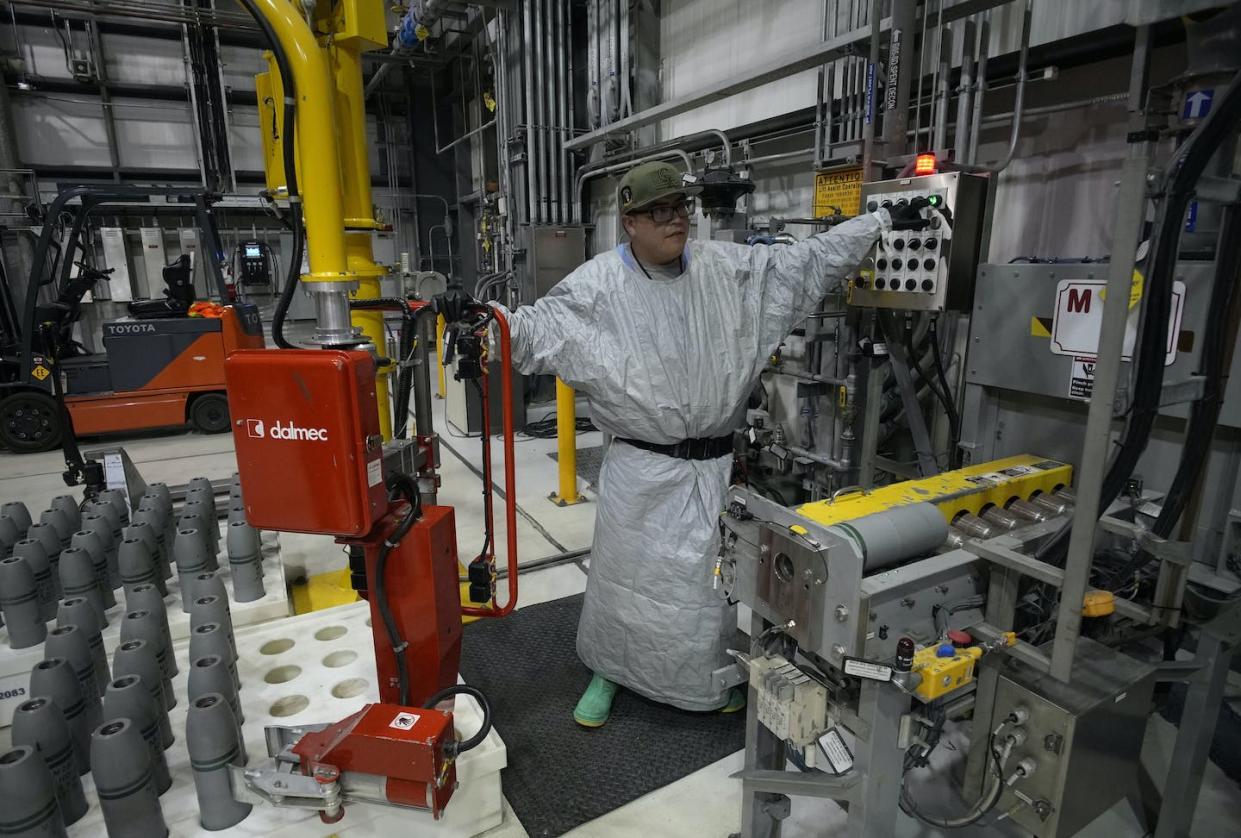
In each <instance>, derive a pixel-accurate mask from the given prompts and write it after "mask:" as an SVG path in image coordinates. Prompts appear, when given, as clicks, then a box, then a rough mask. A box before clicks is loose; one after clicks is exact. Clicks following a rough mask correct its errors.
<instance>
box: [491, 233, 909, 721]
mask: <svg viewBox="0 0 1241 838" xmlns="http://www.w3.org/2000/svg"><path fill="white" fill-rule="evenodd" d="M889 223H890V222H889V220H888V216H887V212H886V211H884V210H880V212H879V213H876V214H867V215H863V216H859V217H857V218H854V219H851V220H849V221H847V222H845V223H843V224H840V225H838V226H837V227H835V228H834V229H832V230H831V231H829V232H826V233H821V234H819V235H816V236H813V237H811V238H808V239H805V240H804V241H801V242H798V243H797V244H792V245H774V246H766V245H757V246H754V247H749V246H746V245H741V244H732V243H728V242H716V241H693V240H691V241H690V242H689V243H688V244H687V245H686V248H685V254H684V271H683V273H681V275H680V276H678V277H676V278H674V279H661V278H659V277H658V276H656V277H655V278H654V279H648V278H647V276H646V275H645V274H644V273H643V272H642V270H641V268H640V267H638V265H637V263H636V262H635V261H634V259H633V255H632V254H631V253H630V250H629V247H628V245H624V244H622V245H620V246H618V247H617V248H616V249H614V250H612V251H609V252H607V253H603V254H600V255H598V256H596V257H595V258H593V259H591V260H590V261H588V262H586V263H585V264H584V265H582V266H581V267H579V268H578V269H577V270H575V271H573V273H571V274H569V276H567V277H565V278H564V280H562V281H561V282H560V283H559V284H557V285H556V286H555V287H554V288H553V289H552V290H551V291H550V292H548V293H547V294H546V295H545V296H544V297H543V298H542V299H540V300H538V301H537V302H535V303H534V304H533V305H531V306H523V307H521V308H519V309H517V310H516V311H514V312H512V313H510V314H509V318H510V324H511V326H512V349H513V364H514V366H515V367H516V368H517V369H518V370H520V371H521V372H523V373H525V374H527V375H532V374H550V375H556V376H559V377H560V378H561V380H563V381H564V382H565V383H566V384H568V385H570V386H571V387H573V388H575V389H576V390H577V391H578V392H580V393H582V394H584V395H585V396H586V397H587V398H588V399H589V400H590V406H591V418H592V419H593V421H594V424H595V425H596V426H597V427H599V428H600V429H601V430H604V431H608V432H609V433H611V434H613V435H615V436H617V437H629V438H632V439H637V440H641V441H645V442H652V443H659V444H668V443H675V442H680V441H681V440H684V439H692V438H703V437H720V436H725V435H727V434H729V433H731V432H732V431H733V430H734V429H736V428H738V427H740V426H741V425H742V424H743V421H744V418H745V406H746V402H747V399H748V397H749V395H750V392H751V390H752V389H753V387H754V385H755V383H756V382H757V380H758V378H759V375H760V373H761V372H762V370H763V368H764V367H765V366H766V364H767V361H768V358H769V357H770V356H771V354H772V352H774V351H775V349H776V348H777V347H778V346H779V344H780V342H781V341H782V340H783V339H784V338H785V337H786V336H787V335H788V334H789V332H791V331H792V330H793V327H794V326H796V325H797V324H798V323H800V322H801V321H802V320H804V319H805V318H806V317H807V316H808V315H810V314H811V313H812V312H813V311H814V309H815V307H816V306H817V305H818V304H819V302H820V301H821V300H822V298H823V297H824V296H825V295H826V293H827V292H828V291H829V290H830V289H832V288H833V287H834V286H835V285H836V284H837V283H838V282H840V281H841V280H844V279H845V278H846V277H847V276H849V275H850V274H851V273H852V272H853V270H854V269H855V268H856V266H857V265H858V263H859V262H860V261H861V260H862V258H863V257H864V256H865V255H866V252H867V250H868V249H869V248H870V247H871V245H872V244H873V243H874V242H875V240H876V239H877V238H878V236H879V233H880V232H881V230H882V229H883V228H884V226H885V225H887V224H889ZM731 468H732V457H731V455H729V456H724V457H720V458H718V459H714V460H683V459H676V458H673V457H670V456H666V455H664V454H659V453H655V452H651V451H646V450H644V449H639V448H635V447H633V446H631V445H627V444H625V443H624V442H621V441H616V442H614V443H613V444H612V445H611V446H610V447H609V448H608V451H607V455H606V456H605V458H604V461H603V467H602V470H601V472H600V476H599V505H598V510H597V512H596V518H595V536H594V546H593V549H592V552H591V559H590V576H589V580H588V582H587V584H586V598H585V603H584V605H583V607H582V618H581V622H580V624H579V626H578V636H577V651H578V655H580V656H581V658H582V661H583V662H584V663H585V664H586V666H588V667H589V668H590V669H591V670H593V671H594V672H595V673H597V674H599V675H602V676H603V677H605V678H608V679H609V680H612V681H615V682H617V683H619V684H620V685H621V686H624V687H628V688H630V689H632V690H634V691H636V692H638V693H640V694H642V695H644V696H646V697H648V698H651V699H654V700H655V701H660V702H664V703H667V704H671V705H674V706H676V707H680V708H682V709H685V710H714V709H717V708H719V707H721V706H723V705H724V704H725V702H726V700H727V691H726V690H724V691H721V690H720V689H719V688H718V687H716V686H714V685H713V684H712V683H711V673H712V672H713V671H714V670H715V669H717V668H719V667H721V666H724V665H725V664H727V663H729V662H730V660H731V659H730V658H729V656H728V655H727V652H726V649H727V647H728V646H729V644H730V643H732V641H733V639H734V632H735V630H736V625H737V621H736V612H735V609H734V608H732V607H730V606H728V604H727V603H726V602H725V601H724V599H723V597H722V596H721V594H720V593H718V592H717V591H715V590H713V589H712V584H711V583H712V574H713V571H714V567H715V558H716V554H717V552H718V547H719V529H718V519H719V515H720V513H721V512H722V511H723V509H724V504H725V494H726V492H727V489H728V483H729V477H730V471H731Z"/></svg>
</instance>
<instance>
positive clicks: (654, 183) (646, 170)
mask: <svg viewBox="0 0 1241 838" xmlns="http://www.w3.org/2000/svg"><path fill="white" fill-rule="evenodd" d="M696 184H697V178H695V177H694V176H693V175H690V174H682V173H681V172H680V171H678V170H677V168H676V167H675V166H671V165H669V164H668V163H658V162H651V163H642V164H641V165H638V166H634V167H633V168H632V169H630V170H629V171H627V172H625V176H624V177H623V178H621V182H620V211H621V212H622V213H627V212H636V211H637V210H642V209H646V208H647V207H649V206H650V205H651V204H653V203H655V202H656V201H658V200H660V199H661V198H669V197H671V196H673V195H686V196H690V195H697V194H698V193H699V192H701V191H702V187H701V186H698V185H696Z"/></svg>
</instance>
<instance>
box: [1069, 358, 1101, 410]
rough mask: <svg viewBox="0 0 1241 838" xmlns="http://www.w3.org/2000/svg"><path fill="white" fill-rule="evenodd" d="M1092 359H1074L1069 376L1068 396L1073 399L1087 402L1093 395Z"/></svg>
mask: <svg viewBox="0 0 1241 838" xmlns="http://www.w3.org/2000/svg"><path fill="white" fill-rule="evenodd" d="M1094 368H1095V359H1094V358H1074V359H1073V367H1072V372H1071V373H1070V374H1069V395H1070V396H1072V397H1073V398H1075V399H1084V400H1089V399H1090V396H1091V395H1092V394H1093V393H1094Z"/></svg>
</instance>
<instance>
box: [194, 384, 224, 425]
mask: <svg viewBox="0 0 1241 838" xmlns="http://www.w3.org/2000/svg"><path fill="white" fill-rule="evenodd" d="M190 425H191V426H192V427H193V428H194V430H196V431H198V432H199V433H202V434H222V433H224V432H225V431H227V430H228V426H229V421H228V399H226V398H224V394H223V393H204V394H203V395H201V396H199V397H198V398H196V399H194V401H193V402H192V403H191V404H190Z"/></svg>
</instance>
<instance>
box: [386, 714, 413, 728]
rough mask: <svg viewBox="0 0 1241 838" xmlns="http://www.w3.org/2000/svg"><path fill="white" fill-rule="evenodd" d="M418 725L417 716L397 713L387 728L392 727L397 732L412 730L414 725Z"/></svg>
mask: <svg viewBox="0 0 1241 838" xmlns="http://www.w3.org/2000/svg"><path fill="white" fill-rule="evenodd" d="M417 723H418V716H417V715H415V714H413V713H397V714H396V718H394V719H393V720H392V721H391V723H389V725H388V727H394V728H396V729H397V730H412V729H413V727H414V725H416V724H417Z"/></svg>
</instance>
